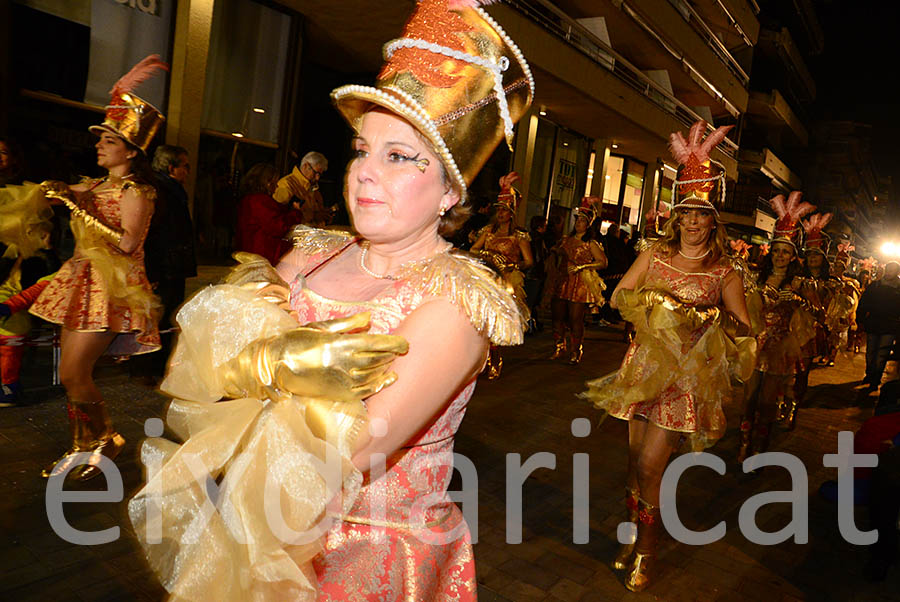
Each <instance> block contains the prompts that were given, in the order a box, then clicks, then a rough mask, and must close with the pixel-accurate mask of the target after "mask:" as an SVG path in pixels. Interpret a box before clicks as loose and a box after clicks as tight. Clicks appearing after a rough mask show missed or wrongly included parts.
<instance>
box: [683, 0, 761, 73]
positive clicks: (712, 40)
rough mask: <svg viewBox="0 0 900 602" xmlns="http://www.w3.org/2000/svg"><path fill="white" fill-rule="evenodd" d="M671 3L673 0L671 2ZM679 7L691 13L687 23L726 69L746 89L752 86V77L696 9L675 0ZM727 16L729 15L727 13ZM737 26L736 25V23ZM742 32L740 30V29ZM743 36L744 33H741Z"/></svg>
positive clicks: (745, 37)
mask: <svg viewBox="0 0 900 602" xmlns="http://www.w3.org/2000/svg"><path fill="white" fill-rule="evenodd" d="M670 1H671V0H670ZM674 1H675V2H676V3H677V4H678V6H683V7H684V8H685V10H687V11H688V13H690V16H691V18H690V19H687V22H688V23H689V24H690V25H691V27H693V28H694V31H696V32H697V34H698V35H699V36H700V37H701V38H703V41H704V42H706V45H707V46H709V47H710V48H711V49H712V51H713V52H714V53H715V55H716V56H717V57H719V60H720V61H722V63H724V64H725V67H726V68H727V69H728V70H729V71H731V73H732V74H733V75H734V76H735V77H736V78H737V79H738V80H739V81H740V82H741V85H743V86H744V87H745V88H746V87H747V86H748V85H750V76H749V75H747V72H746V71H744V69H743V68H742V67H741V65H740V63H738V62H737V60H736V59H735V58H734V57H733V56H731V52H729V50H728V48H726V47H725V44H723V43H722V40H720V39H719V38H718V36H716V34H715V33H713V30H712V29H710V28H709V25H707V24H706V21H704V20H703V17H701V16H700V14H699V13H698V12H697V11H696V10H695V9H694V7H693V6H691V5H690V4H688V3H687V2H684V1H683V0H674ZM726 14H728V13H727V12H726ZM728 17H729V18H731V15H730V14H728ZM735 24H736V23H735ZM738 29H739V30H740V28H738ZM741 34H743V31H741ZM744 40H745V41H748V40H747V36H744Z"/></svg>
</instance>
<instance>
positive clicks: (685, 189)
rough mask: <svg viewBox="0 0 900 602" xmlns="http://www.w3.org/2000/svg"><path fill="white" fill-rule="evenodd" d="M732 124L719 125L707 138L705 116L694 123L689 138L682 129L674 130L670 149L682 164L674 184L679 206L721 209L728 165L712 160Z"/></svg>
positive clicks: (674, 195) (677, 205)
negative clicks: (685, 136)
mask: <svg viewBox="0 0 900 602" xmlns="http://www.w3.org/2000/svg"><path fill="white" fill-rule="evenodd" d="M732 127H733V126H730V125H726V126H722V127H718V128H716V129H715V130H713V131H712V132H711V133H710V134H709V136H707V137H706V139H705V140H704V139H703V134H704V133H705V132H706V122H705V121H703V120H702V119H701V120H700V121H698V122H696V123H695V124H694V125H692V126H691V129H690V131H689V132H688V137H687V139H685V138H684V136H682V135H681V132H673V133H672V134H671V135H670V136H669V151H670V152H671V153H672V156H673V157H674V158H675V160H677V161H678V163H679V167H678V173H677V175H676V176H675V182H674V183H673V184H672V197H673V200H674V202H675V208H676V209H677V208H678V207H699V208H703V209H712V210H713V211H716V212H718V207H719V206H720V205H722V203H723V202H724V200H725V168H724V166H722V164H721V163H719V162H717V161H713V160H712V159H710V156H709V155H710V153H711V152H712V150H713V149H714V148H715V147H716V146H718V144H719V143H720V142H722V140H724V139H725V135H726V134H727V133H728V131H729V130H730V129H731V128H732Z"/></svg>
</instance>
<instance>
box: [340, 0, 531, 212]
mask: <svg viewBox="0 0 900 602" xmlns="http://www.w3.org/2000/svg"><path fill="white" fill-rule="evenodd" d="M457 4H459V5H463V6H460V7H458V8H452V6H456V5H457ZM467 4H469V3H465V2H456V3H454V2H451V1H450V0H421V1H420V2H418V4H417V6H416V9H415V11H414V12H413V14H412V16H411V17H410V19H409V21H408V22H407V23H406V26H405V27H404V29H403V33H402V37H400V38H398V39H396V40H393V41H391V42H388V43H387V44H386V45H385V47H384V56H385V61H386V62H385V64H384V66H383V67H382V69H381V72H380V73H379V74H378V78H377V80H376V82H375V86H374V87H372V86H360V85H349V86H343V87H340V88H338V89H336V90H334V91H333V92H332V93H331V98H332V100H333V101H334V104H335V106H336V107H337V109H338V110H339V111H340V112H341V114H342V115H343V116H344V118H345V119H346V120H347V121H348V122H349V124H350V126H351V127H352V128H353V129H354V130H356V131H359V128H360V126H361V121H362V116H363V115H364V114H365V113H366V112H367V111H369V110H371V108H372V106H373V105H376V106H380V107H384V108H386V109H388V110H390V111H393V112H394V113H397V114H398V115H400V116H402V117H403V118H404V119H406V120H408V121H409V122H410V123H411V124H412V125H413V126H414V127H415V128H416V129H418V130H419V132H421V133H422V135H424V136H425V137H426V138H427V139H428V140H429V142H431V144H432V145H433V147H434V150H435V152H436V153H437V155H438V156H439V157H440V158H441V160H442V161H443V163H444V167H445V168H446V170H447V173H448V175H449V176H450V178H451V180H453V182H454V183H455V184H456V186H457V188H458V189H459V190H460V193H461V194H462V196H463V199H464V198H465V194H466V188H467V186H468V185H469V184H470V183H471V182H472V180H473V179H475V176H476V175H478V172H479V171H480V170H481V168H482V166H484V164H485V163H486V162H487V160H488V159H489V158H490V156H491V154H492V153H493V152H494V149H495V148H496V147H497V144H499V143H500V141H501V140H506V143H507V145H509V147H510V149H512V141H513V136H514V133H513V125H514V124H515V123H516V122H517V121H518V120H519V119H520V118H521V117H522V115H523V114H524V113H525V112H526V111H527V110H528V107H529V105H530V104H531V101H532V99H533V97H534V79H533V78H532V76H531V70H530V69H529V67H528V63H526V62H525V58H524V57H523V56H522V53H521V51H520V50H519V49H518V47H517V46H516V45H515V43H514V42H513V41H512V40H511V39H510V38H509V36H507V35H506V33H505V32H504V31H503V29H502V28H501V27H500V26H499V25H498V24H497V22H496V21H494V20H493V18H491V16H490V15H488V14H487V13H486V12H484V11H483V10H481V9H480V8H471V7H469V6H467Z"/></svg>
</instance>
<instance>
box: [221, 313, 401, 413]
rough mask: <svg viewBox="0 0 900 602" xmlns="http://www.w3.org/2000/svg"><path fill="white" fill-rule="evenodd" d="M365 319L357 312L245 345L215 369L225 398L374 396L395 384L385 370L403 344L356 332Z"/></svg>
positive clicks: (393, 376) (348, 398)
mask: <svg viewBox="0 0 900 602" xmlns="http://www.w3.org/2000/svg"><path fill="white" fill-rule="evenodd" d="M370 319H371V315H370V314H369V313H368V312H362V313H358V314H354V315H352V316H349V317H347V318H341V319H337V320H328V321H325V322H312V323H310V324H307V325H305V326H301V327H300V328H295V329H293V330H290V331H288V332H285V333H283V334H280V335H277V336H274V337H270V338H267V339H261V340H258V341H254V342H253V343H250V344H249V345H247V346H246V347H244V349H242V350H241V351H240V353H238V355H237V356H236V357H234V358H233V359H231V360H230V361H228V362H227V363H225V364H224V365H222V366H221V367H220V368H219V370H220V372H219V376H220V377H221V378H222V382H223V387H224V389H225V393H226V396H228V397H231V398H241V397H256V398H257V399H264V398H268V399H271V400H273V401H278V400H282V399H287V398H290V397H291V395H298V396H301V397H308V398H314V399H323V400H331V401H356V400H360V399H365V398H367V397H369V396H371V395H374V394H375V393H377V392H379V391H381V390H382V389H383V388H384V387H387V386H388V385H390V384H392V383H393V382H394V381H395V380H397V374H396V373H394V372H390V371H389V368H390V365H391V362H393V361H394V358H395V357H396V356H398V355H403V354H405V353H406V352H407V351H408V350H409V344H408V343H407V342H406V340H405V339H403V338H402V337H399V336H396V335H389V334H367V333H362V332H357V331H361V330H366V329H368V327H369V322H370Z"/></svg>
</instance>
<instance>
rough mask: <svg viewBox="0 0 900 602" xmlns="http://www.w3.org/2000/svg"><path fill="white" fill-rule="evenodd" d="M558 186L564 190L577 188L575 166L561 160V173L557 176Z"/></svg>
mask: <svg viewBox="0 0 900 602" xmlns="http://www.w3.org/2000/svg"><path fill="white" fill-rule="evenodd" d="M556 184H557V186H559V187H560V188H562V189H563V190H572V189H573V188H575V164H574V163H572V162H571V161H566V160H565V159H560V160H559V171H558V172H557V174H556Z"/></svg>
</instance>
